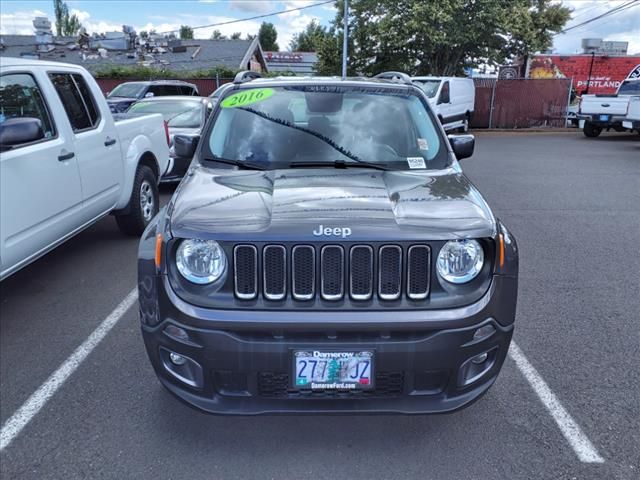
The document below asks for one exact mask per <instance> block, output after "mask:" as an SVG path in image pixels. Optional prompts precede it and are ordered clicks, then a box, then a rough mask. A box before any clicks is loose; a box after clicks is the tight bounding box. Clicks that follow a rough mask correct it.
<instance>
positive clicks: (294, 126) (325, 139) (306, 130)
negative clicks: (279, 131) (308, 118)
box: [238, 107, 366, 163]
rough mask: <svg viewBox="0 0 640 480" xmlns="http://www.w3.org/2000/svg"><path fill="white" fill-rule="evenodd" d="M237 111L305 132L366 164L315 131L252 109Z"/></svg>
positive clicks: (243, 108) (241, 108) (346, 155)
mask: <svg viewBox="0 0 640 480" xmlns="http://www.w3.org/2000/svg"><path fill="white" fill-rule="evenodd" d="M238 110H243V111H245V112H249V113H253V114H254V115H257V116H259V117H262V118H264V119H265V120H269V121H270V122H273V123H277V124H278V125H282V126H285V127H289V128H293V129H294V130H300V131H301V132H305V133H308V134H309V135H313V136H314V137H316V138H317V139H319V140H322V141H323V142H324V143H326V144H327V145H329V146H330V147H331V148H333V149H334V150H336V151H338V152H340V153H341V154H342V155H344V156H345V157H347V158H349V159H351V160H353V161H354V162H358V163H366V162H364V161H363V160H361V159H360V158H358V157H357V156H356V155H354V154H353V153H351V152H350V151H349V150H347V149H346V148H344V147H343V146H342V145H338V144H337V143H336V142H334V141H333V140H332V139H331V138H329V137H326V136H324V135H322V134H321V133H319V132H316V131H315V130H311V129H309V128H304V127H299V126H298V125H295V124H293V123H291V122H288V121H287V120H283V119H282V118H275V117H272V116H271V115H269V114H268V113H264V112H260V111H258V110H254V109H253V108H250V107H238Z"/></svg>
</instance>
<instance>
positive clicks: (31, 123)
mask: <svg viewBox="0 0 640 480" xmlns="http://www.w3.org/2000/svg"><path fill="white" fill-rule="evenodd" d="M43 138H44V131H43V130H42V122H41V121H40V119H38V118H33V117H16V118H8V119H7V120H5V121H4V122H2V123H0V148H1V149H2V150H7V149H9V148H11V147H13V146H15V145H22V144H23V143H31V142H36V141H38V140H42V139H43Z"/></svg>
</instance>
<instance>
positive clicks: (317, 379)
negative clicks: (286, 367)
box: [293, 350, 375, 390]
mask: <svg viewBox="0 0 640 480" xmlns="http://www.w3.org/2000/svg"><path fill="white" fill-rule="evenodd" d="M374 378H375V377H374V376H373V352H371V351H362V352H357V351H355V352H354V351H351V352H336V351H326V350H297V351H294V353H293V379H294V380H293V386H294V388H297V389H311V390H369V389H372V388H373V387H374V385H373V379H374Z"/></svg>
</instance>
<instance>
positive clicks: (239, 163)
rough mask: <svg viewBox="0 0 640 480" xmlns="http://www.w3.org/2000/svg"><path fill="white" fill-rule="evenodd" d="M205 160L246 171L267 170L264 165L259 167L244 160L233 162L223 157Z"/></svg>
mask: <svg viewBox="0 0 640 480" xmlns="http://www.w3.org/2000/svg"><path fill="white" fill-rule="evenodd" d="M203 160H204V161H205V162H218V163H224V164H225V165H234V166H236V167H238V168H243V169H246V170H265V168H264V167H263V166H262V165H257V164H255V163H251V162H245V161H244V160H231V159H229V158H222V157H216V156H214V157H213V158H211V157H204V158H203Z"/></svg>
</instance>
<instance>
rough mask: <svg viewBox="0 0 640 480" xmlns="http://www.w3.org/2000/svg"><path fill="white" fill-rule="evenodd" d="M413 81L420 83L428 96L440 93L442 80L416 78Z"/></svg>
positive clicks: (431, 96)
mask: <svg viewBox="0 0 640 480" xmlns="http://www.w3.org/2000/svg"><path fill="white" fill-rule="evenodd" d="M413 83H415V84H416V85H418V86H419V87H420V88H421V89H422V90H424V93H426V94H427V97H429V98H434V97H435V96H436V94H437V93H438V87H439V86H440V83H441V80H439V79H435V80H414V81H413Z"/></svg>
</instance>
